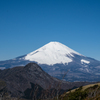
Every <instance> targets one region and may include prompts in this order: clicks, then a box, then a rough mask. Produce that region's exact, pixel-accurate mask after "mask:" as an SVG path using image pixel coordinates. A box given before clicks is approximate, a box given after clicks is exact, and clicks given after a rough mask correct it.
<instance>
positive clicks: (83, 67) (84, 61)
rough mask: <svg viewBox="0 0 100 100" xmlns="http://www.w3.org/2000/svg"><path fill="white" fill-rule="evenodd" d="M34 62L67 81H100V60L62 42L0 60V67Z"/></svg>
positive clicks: (52, 74) (51, 43)
mask: <svg viewBox="0 0 100 100" xmlns="http://www.w3.org/2000/svg"><path fill="white" fill-rule="evenodd" d="M29 62H35V63H37V64H38V65H39V66H41V68H42V69H43V70H44V71H46V72H47V73H48V74H50V75H51V76H54V77H56V78H59V79H62V77H63V75H65V74H66V73H67V75H66V76H65V77H64V80H67V81H100V61H98V60H95V59H93V58H90V57H86V56H84V55H82V54H80V53H78V52H76V51H74V50H72V49H70V48H69V47H67V46H66V45H64V44H61V43H59V42H50V43H48V44H46V45H44V46H43V47H41V48H39V49H37V50H35V51H33V52H31V53H29V54H27V55H23V56H20V57H17V58H15V59H11V60H6V61H0V69H5V68H12V67H15V66H24V65H26V64H27V63H29Z"/></svg>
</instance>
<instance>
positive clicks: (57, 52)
mask: <svg viewBox="0 0 100 100" xmlns="http://www.w3.org/2000/svg"><path fill="white" fill-rule="evenodd" d="M73 54H77V55H81V54H79V53H78V52H76V51H74V50H72V49H70V48H69V47H67V46H65V45H63V44H61V43H59V42H50V43H48V44H46V45H44V46H43V47H41V48H39V49H37V50H35V51H33V52H31V53H29V54H27V55H26V56H25V58H24V59H25V60H29V61H36V62H38V64H48V65H53V64H56V63H63V64H65V63H67V64H68V63H69V62H72V57H74V55H73Z"/></svg>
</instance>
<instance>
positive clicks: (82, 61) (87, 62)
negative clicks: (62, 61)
mask: <svg viewBox="0 0 100 100" xmlns="http://www.w3.org/2000/svg"><path fill="white" fill-rule="evenodd" d="M81 63H82V64H83V63H86V64H89V63H90V61H87V60H84V59H82V60H81Z"/></svg>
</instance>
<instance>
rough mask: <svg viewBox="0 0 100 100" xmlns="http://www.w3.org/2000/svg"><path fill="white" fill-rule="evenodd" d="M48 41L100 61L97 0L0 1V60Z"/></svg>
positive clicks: (98, 0)
mask: <svg viewBox="0 0 100 100" xmlns="http://www.w3.org/2000/svg"><path fill="white" fill-rule="evenodd" d="M51 41H58V42H61V43H63V44H65V45H67V46H68V47H70V48H71V49H73V50H75V51H77V52H79V53H81V54H83V55H85V56H88V57H92V58H95V59H97V60H100V0H0V60H7V59H12V58H15V57H18V56H21V55H24V54H27V53H30V52H32V51H34V50H36V49H38V48H39V47H41V46H43V45H45V44H47V43H48V42H51Z"/></svg>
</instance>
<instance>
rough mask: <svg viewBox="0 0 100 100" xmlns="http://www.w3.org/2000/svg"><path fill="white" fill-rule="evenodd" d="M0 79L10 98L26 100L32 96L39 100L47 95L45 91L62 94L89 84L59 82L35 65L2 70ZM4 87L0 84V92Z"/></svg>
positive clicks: (30, 64)
mask: <svg viewBox="0 0 100 100" xmlns="http://www.w3.org/2000/svg"><path fill="white" fill-rule="evenodd" d="M0 79H2V80H3V81H4V82H5V83H6V91H8V93H9V94H10V95H11V96H13V97H24V98H27V99H32V98H33V96H34V95H35V96H36V98H38V99H39V98H40V97H41V96H42V95H43V96H44V94H46V93H47V91H48V90H47V89H49V92H50V91H51V92H50V93H52V92H54V91H55V93H56V91H57V89H60V91H62V92H64V91H65V90H68V89H71V88H74V87H79V86H81V85H86V84H89V83H88V82H75V83H74V82H64V81H60V80H58V79H56V78H53V77H51V76H50V75H48V74H47V73H46V72H44V71H43V70H42V69H41V67H40V66H38V65H37V64H36V63H29V64H27V65H26V66H23V67H21V66H19V67H14V68H9V69H5V70H2V71H0ZM2 83H3V82H2ZM59 86H60V87H59ZM4 87H5V85H4V84H3V86H2V84H1V82H0V92H1V89H2V88H4ZM3 92H4V91H3ZM49 92H48V93H49ZM35 93H36V94H35ZM50 95H51V94H50Z"/></svg>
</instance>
